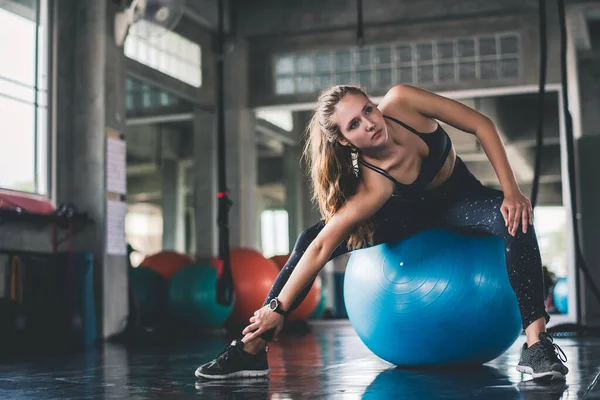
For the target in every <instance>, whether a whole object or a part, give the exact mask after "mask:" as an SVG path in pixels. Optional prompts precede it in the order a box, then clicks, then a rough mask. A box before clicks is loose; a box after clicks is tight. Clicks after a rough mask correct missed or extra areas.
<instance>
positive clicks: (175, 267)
mask: <svg viewBox="0 0 600 400" xmlns="http://www.w3.org/2000/svg"><path fill="white" fill-rule="evenodd" d="M193 262H194V260H192V258H190V257H188V256H186V255H185V254H181V253H177V252H176V251H171V250H165V251H160V252H158V253H155V254H152V255H151V256H148V257H146V258H145V259H144V261H142V263H141V264H140V265H142V266H144V267H148V268H152V269H153V270H155V271H156V272H158V273H159V274H160V275H161V276H162V277H163V278H165V279H166V280H167V281H169V280H171V278H172V277H173V275H175V274H176V273H177V271H179V270H180V269H182V268H184V267H187V266H188V265H190V264H193Z"/></svg>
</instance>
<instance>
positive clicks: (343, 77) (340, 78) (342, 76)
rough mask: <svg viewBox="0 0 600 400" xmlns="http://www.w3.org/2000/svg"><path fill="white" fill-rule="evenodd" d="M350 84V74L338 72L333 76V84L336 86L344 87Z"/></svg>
mask: <svg viewBox="0 0 600 400" xmlns="http://www.w3.org/2000/svg"><path fill="white" fill-rule="evenodd" d="M349 83H353V82H352V73H350V72H340V73H337V74H335V84H336V85H344V84H349Z"/></svg>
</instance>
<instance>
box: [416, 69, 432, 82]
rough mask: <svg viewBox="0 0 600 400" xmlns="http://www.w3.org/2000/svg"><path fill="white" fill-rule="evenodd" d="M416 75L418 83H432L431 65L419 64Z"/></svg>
mask: <svg viewBox="0 0 600 400" xmlns="http://www.w3.org/2000/svg"><path fill="white" fill-rule="evenodd" d="M417 75H418V78H417V79H418V81H419V83H433V65H420V66H419V67H418V68H417Z"/></svg>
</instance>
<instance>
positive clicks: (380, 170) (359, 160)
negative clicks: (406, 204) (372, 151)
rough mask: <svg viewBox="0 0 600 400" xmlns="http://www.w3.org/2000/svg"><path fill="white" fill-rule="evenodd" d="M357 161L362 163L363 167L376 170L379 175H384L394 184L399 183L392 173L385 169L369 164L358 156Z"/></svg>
mask: <svg viewBox="0 0 600 400" xmlns="http://www.w3.org/2000/svg"><path fill="white" fill-rule="evenodd" d="M358 162H359V163H361V164H362V165H364V166H365V167H367V168H369V169H372V170H373V171H375V172H378V173H380V174H381V175H383V176H385V177H386V178H388V179H389V180H391V181H392V182H394V184H395V185H400V183H399V182H398V181H397V180H396V179H395V178H394V177H393V176H392V175H390V174H389V172H387V171H386V170H385V169H383V168H379V167H377V166H375V165H373V164H370V163H368V162H366V161H365V160H363V159H362V158H360V157H359V158H358Z"/></svg>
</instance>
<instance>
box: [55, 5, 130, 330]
mask: <svg viewBox="0 0 600 400" xmlns="http://www.w3.org/2000/svg"><path fill="white" fill-rule="evenodd" d="M54 6H55V7H56V9H55V10H54V15H55V17H56V25H55V26H56V35H57V40H56V42H55V47H54V49H53V50H54V54H55V57H56V60H57V62H56V71H55V74H56V76H55V80H54V83H55V86H54V88H53V89H54V91H55V94H56V97H55V103H54V104H55V105H56V109H55V111H56V113H55V116H56V151H57V154H56V160H57V176H56V189H57V190H56V201H57V203H58V204H60V203H65V202H72V203H74V204H75V205H76V206H77V207H78V209H79V210H80V211H83V212H87V213H88V214H89V216H90V218H91V219H92V220H93V224H90V225H88V226H87V227H86V229H84V230H83V231H82V232H81V233H79V234H77V235H75V237H74V241H73V246H74V249H75V250H76V251H92V252H93V253H94V263H95V265H94V267H95V272H96V275H95V295H96V300H97V311H98V322H99V323H98V325H99V326H100V328H99V330H100V332H99V336H100V337H101V338H106V337H109V336H112V335H114V334H116V333H119V332H121V331H122V330H123V329H124V328H125V325H124V324H125V322H126V321H127V314H128V306H129V305H128V301H127V259H126V252H125V243H124V223H123V232H122V234H123V240H122V242H123V248H122V250H123V251H122V252H120V251H114V249H112V250H113V251H107V229H109V228H110V226H109V224H107V207H108V204H109V201H108V197H110V196H109V194H108V193H107V186H106V181H107V168H108V166H107V157H106V147H107V140H108V139H107V133H108V132H111V133H112V134H113V135H115V136H116V137H119V134H122V133H123V127H124V115H125V107H124V99H125V93H124V70H125V69H124V56H123V52H122V49H120V48H117V47H116V46H115V45H114V42H113V38H112V29H113V27H112V15H113V12H114V8H113V7H114V5H113V4H112V2H105V1H96V2H89V1H88V2H80V1H75V0H66V1H60V2H54ZM108 60H110V62H107V61H108ZM122 167H123V171H124V170H125V165H123V166H122ZM111 168H113V167H111ZM118 197H119V196H116V198H115V196H112V198H113V199H114V201H115V202H114V203H112V204H117V205H119V204H121V205H123V204H124V203H123V202H122V199H119V198H118ZM117 209H118V210H115V208H112V210H111V211H110V212H115V211H116V212H117V214H116V215H120V214H122V210H123V207H117ZM113 215H114V214H113ZM122 217H123V220H124V215H122ZM118 220H119V218H117V221H116V222H117V225H118ZM123 222H124V221H123ZM121 253H122V254H121Z"/></svg>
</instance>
